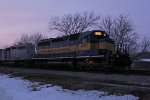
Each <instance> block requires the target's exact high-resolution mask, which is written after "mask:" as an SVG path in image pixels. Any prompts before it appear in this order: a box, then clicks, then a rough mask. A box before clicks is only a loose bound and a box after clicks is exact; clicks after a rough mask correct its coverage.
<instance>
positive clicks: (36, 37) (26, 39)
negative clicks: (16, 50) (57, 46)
mask: <svg viewBox="0 0 150 100" xmlns="http://www.w3.org/2000/svg"><path fill="white" fill-rule="evenodd" d="M44 38H45V37H44V35H42V34H41V33H39V32H37V33H34V34H32V35H27V34H23V35H21V37H20V39H18V40H17V41H16V42H15V43H14V45H23V44H26V43H33V44H37V43H38V42H39V41H40V40H42V39H44Z"/></svg>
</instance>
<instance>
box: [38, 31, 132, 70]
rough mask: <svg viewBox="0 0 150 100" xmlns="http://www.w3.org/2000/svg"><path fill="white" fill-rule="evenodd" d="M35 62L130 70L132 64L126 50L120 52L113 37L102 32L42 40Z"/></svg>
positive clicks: (88, 32) (89, 32)
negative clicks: (127, 68)
mask: <svg viewBox="0 0 150 100" xmlns="http://www.w3.org/2000/svg"><path fill="white" fill-rule="evenodd" d="M121 51H122V52H121ZM35 59H39V60H47V61H49V62H64V63H69V62H70V63H71V64H72V65H73V66H75V67H78V66H80V67H81V66H90V67H93V68H97V67H98V68H106V67H114V66H115V67H116V66H119V67H123V68H126V67H127V66H130V64H131V61H130V57H129V55H128V53H127V50H126V48H124V50H120V51H119V49H117V47H116V45H115V42H114V41H113V40H112V39H111V38H110V37H109V35H108V34H106V32H105V31H100V30H93V31H87V32H83V33H78V34H72V35H68V36H62V37H57V38H50V39H44V40H41V41H40V42H39V43H38V46H37V55H36V57H35Z"/></svg>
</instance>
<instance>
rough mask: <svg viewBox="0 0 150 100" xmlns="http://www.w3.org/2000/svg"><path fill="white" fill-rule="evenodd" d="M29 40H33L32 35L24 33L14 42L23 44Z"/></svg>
mask: <svg viewBox="0 0 150 100" xmlns="http://www.w3.org/2000/svg"><path fill="white" fill-rule="evenodd" d="M29 42H31V41H30V36H29V35H27V34H22V35H21V37H20V38H19V39H18V40H17V41H16V42H15V43H14V45H23V44H26V43H29Z"/></svg>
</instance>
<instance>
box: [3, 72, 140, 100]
mask: <svg viewBox="0 0 150 100" xmlns="http://www.w3.org/2000/svg"><path fill="white" fill-rule="evenodd" d="M33 87H34V88H35V89H34V88H33ZM33 90H38V91H33ZM0 100H138V97H135V96H132V95H124V96H115V95H107V93H105V92H100V91H96V90H93V91H84V90H78V91H71V90H64V89H62V88H61V87H59V86H51V85H40V86H39V85H38V83H31V82H29V81H27V80H22V79H21V78H9V76H6V75H3V76H2V75H0Z"/></svg>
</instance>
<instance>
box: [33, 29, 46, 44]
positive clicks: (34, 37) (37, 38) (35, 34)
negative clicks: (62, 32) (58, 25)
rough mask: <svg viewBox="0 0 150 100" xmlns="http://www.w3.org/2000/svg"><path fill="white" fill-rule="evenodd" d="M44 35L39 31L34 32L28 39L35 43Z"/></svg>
mask: <svg viewBox="0 0 150 100" xmlns="http://www.w3.org/2000/svg"><path fill="white" fill-rule="evenodd" d="M44 38H45V36H44V35H43V34H41V33H39V32H36V33H34V34H32V35H31V36H30V41H31V42H32V43H33V44H37V43H38V42H39V41H40V40H42V39H44Z"/></svg>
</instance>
